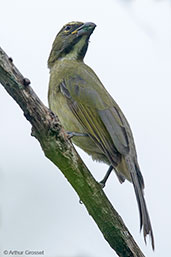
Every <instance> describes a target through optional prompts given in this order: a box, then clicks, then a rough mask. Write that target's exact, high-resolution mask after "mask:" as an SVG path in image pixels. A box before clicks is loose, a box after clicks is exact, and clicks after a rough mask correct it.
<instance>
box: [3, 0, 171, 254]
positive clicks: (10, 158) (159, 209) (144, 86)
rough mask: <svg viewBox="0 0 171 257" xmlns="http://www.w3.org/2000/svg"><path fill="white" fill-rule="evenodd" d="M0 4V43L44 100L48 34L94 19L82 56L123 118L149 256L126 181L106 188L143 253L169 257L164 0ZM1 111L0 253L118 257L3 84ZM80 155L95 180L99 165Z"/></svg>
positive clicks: (168, 37)
mask: <svg viewBox="0 0 171 257" xmlns="http://www.w3.org/2000/svg"><path fill="white" fill-rule="evenodd" d="M0 8H1V15H0V45H1V47H2V48H3V49H4V50H5V51H6V52H7V53H8V55H9V56H11V57H12V58H13V59H14V63H15V65H16V66H17V67H18V68H19V70H20V71H21V72H22V73H23V75H24V76H25V77H28V78H29V79H30V80H31V82H32V87H33V89H34V90H35V92H36V93H37V94H38V95H39V97H40V98H41V99H42V101H43V102H44V103H45V104H46V105H47V90H48V79H49V71H48V69H47V58H48V55H49V52H50V49H51V45H52V42H53V40H54V38H55V35H56V33H57V32H58V31H59V30H60V29H61V27H62V26H63V25H64V24H65V23H67V22H69V21H75V20H76V21H83V22H90V21H91V22H94V23H96V24H97V27H96V29H95V31H94V33H93V35H92V36H91V40H90V41H91V43H90V45H89V49H88V52H87V55H86V58H85V62H86V63H87V64H88V65H90V66H91V67H92V68H93V69H94V70H95V72H96V73H97V74H98V76H99V77H100V79H101V81H102V82H103V83H104V85H105V87H106V88H107V89H108V91H109V92H110V93H111V95H112V96H113V97H114V99H115V100H116V101H117V102H118V104H119V105H120V107H121V108H122V110H123V112H124V113H125V115H126V117H127V119H128V121H129V123H130V124H131V128H132V130H133V134H134V138H135V142H136V147H137V152H138V157H139V163H140V166H141V170H142V173H143V175H144V178H145V184H146V188H145V197H146V200H147V205H148V209H149V212H150V216H151V220H152V225H153V229H154V235H155V243H156V250H155V252H154V253H153V252H152V250H151V246H150V242H148V244H147V246H145V244H144V241H143V235H142V234H140V233H139V216H138V209H137V203H136V200H135V195H134V191H133V187H132V185H131V184H130V183H128V182H126V183H124V184H123V185H120V184H119V183H118V180H117V179H116V177H115V175H114V174H113V175H111V177H110V179H109V182H108V184H107V186H106V188H105V192H106V194H107V196H108V197H109V199H110V201H111V202H112V203H113V205H114V206H115V208H116V209H117V210H118V212H119V213H120V215H121V216H122V218H123V220H124V221H125V223H126V225H127V227H128V228H129V230H130V232H131V233H132V234H133V236H134V238H135V240H136V241H137V243H138V244H139V246H140V247H141V249H142V251H143V252H144V254H145V256H148V257H151V256H154V257H161V256H169V254H170V229H171V221H170V220H171V219H170V217H171V207H170V205H171V197H170V196H171V186H170V178H171V175H170V170H171V167H170V166H171V165H170V161H171V156H170V153H171V151H170V145H171V138H170V131H171V121H170V120H171V117H170V116H171V115H170V110H171V101H170V98H171V90H170V87H171V4H170V2H169V1H164V0H163V1H159V0H158V1H154V0H142V1H140V0H137V1H129V0H127V1H126V0H125V1H124V0H118V1H114V0H113V1H112V0H111V1H110V0H106V1H97V0H94V1H92V0H86V1H77V0H72V1H57V0H56V1H52V0H48V1H43V0H37V1H35V0H30V1H23V0H22V1H21V0H20V1H19V0H18V1H16V0H13V1H10V0H4V1H1V6H0ZM0 107H1V108H0V117H1V118H0V120H1V126H0V238H1V241H0V251H1V252H0V256H2V257H3V256H5V255H4V254H3V251H4V250H8V251H9V250H18V251H19V250H20V251H22V250H23V251H25V250H27V249H29V250H44V251H45V255H44V256H46V257H104V256H105V257H112V256H116V254H115V252H114V251H113V250H112V249H111V248H110V247H109V245H108V243H107V242H106V241H105V240H104V238H103V236H102V234H101V233H100V231H99V230H98V228H97V226H96V225H95V223H94V222H93V220H92V219H91V217H90V216H89V215H88V213H87V211H86V209H85V207H84V206H83V205H80V204H79V198H78V196H77V195H76V193H75V192H74V191H73V189H72V188H71V186H70V185H69V183H68V182H67V181H66V179H65V178H64V177H63V175H62V173H61V172H60V171H59V170H58V169H57V168H56V167H55V166H54V165H53V164H52V163H51V162H50V161H49V160H48V159H46V158H45V157H44V154H43V152H42V150H41V148H40V145H39V143H38V142H37V141H36V140H35V139H34V138H33V137H31V136H30V131H31V127H30V124H29V123H28V122H27V121H26V119H25V118H24V116H23V114H22V112H21V110H20V108H19V107H18V106H17V104H16V103H15V102H14V100H13V99H12V98H11V97H10V96H9V95H8V94H7V93H6V92H5V90H4V89H3V88H2V87H0ZM79 153H80V154H81V156H82V158H83V159H84V161H85V162H86V164H87V166H88V167H89V168H90V170H91V171H92V173H93V175H94V176H95V177H96V178H97V179H98V180H100V179H101V178H102V177H103V175H104V173H105V171H106V169H107V166H106V165H103V164H98V163H96V162H93V161H92V160H91V158H89V157H88V156H87V155H86V154H85V153H83V152H82V151H80V150H79ZM147 241H148V240H147ZM13 256H14V255H13ZM15 256H19V255H15ZM22 256H24V255H22Z"/></svg>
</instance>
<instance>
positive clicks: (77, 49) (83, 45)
mask: <svg viewBox="0 0 171 257" xmlns="http://www.w3.org/2000/svg"><path fill="white" fill-rule="evenodd" d="M87 47H88V38H87V36H86V35H85V36H82V37H81V38H80V40H79V41H78V42H77V43H76V44H75V45H73V47H72V48H71V49H70V51H69V52H68V53H65V54H63V55H62V57H61V61H62V60H66V59H67V60H83V58H84V56H85V54H86V51H87Z"/></svg>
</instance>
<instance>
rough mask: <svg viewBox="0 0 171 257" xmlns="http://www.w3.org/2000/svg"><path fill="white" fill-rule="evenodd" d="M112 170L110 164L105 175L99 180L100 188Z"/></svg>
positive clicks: (103, 185)
mask: <svg viewBox="0 0 171 257" xmlns="http://www.w3.org/2000/svg"><path fill="white" fill-rule="evenodd" d="M112 170H113V166H112V165H110V166H109V169H108V171H107V172H106V175H105V176H104V178H103V179H102V180H101V181H100V182H99V184H100V185H101V187H102V188H104V187H105V185H106V181H107V179H108V177H109V176H110V173H111V172H112Z"/></svg>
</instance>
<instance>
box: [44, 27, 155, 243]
mask: <svg viewBox="0 0 171 257" xmlns="http://www.w3.org/2000/svg"><path fill="white" fill-rule="evenodd" d="M94 29H95V24H94V23H82V22H70V23H68V24H66V25H65V26H64V27H63V28H62V29H61V30H60V32H59V33H58V34H57V36H56V38H55V41H54V43H53V46H52V50H51V53H50V56H49V59H48V67H49V68H50V82H49V93H48V100H49V106H50V108H51V110H52V111H53V112H54V113H55V114H57V115H58V117H59V119H60V121H61V123H62V125H63V126H64V128H65V130H66V131H68V132H74V133H79V134H80V135H82V136H74V137H73V138H72V141H73V142H74V144H76V145H77V146H79V147H80V148H82V149H83V150H84V151H85V152H87V153H88V154H89V155H91V156H92V158H93V159H94V160H97V161H102V162H105V163H107V164H108V165H111V167H113V168H114V170H115V172H116V175H117V176H118V178H119V181H120V182H121V183H122V182H124V180H125V179H127V180H129V181H130V182H132V183H133V185H134V189H135V194H136V198H137V202H138V207H139V213H140V227H143V231H144V237H146V235H147V234H149V235H150V236H151V240H152V247H153V248H154V239H153V232H152V227H151V223H150V218H149V215H148V212H147V207H146V204H145V199H144V196H143V189H144V181H143V177H142V174H141V172H140V168H139V165H138V161H137V154H136V149H135V145H134V139H133V135H132V132H131V129H130V126H129V124H128V122H127V120H126V118H125V116H124V114H123V113H122V111H121V110H120V108H119V106H118V105H117V103H116V102H115V101H114V100H113V98H112V97H111V96H110V94H109V93H108V92H107V90H106V89H105V88H104V86H103V84H102V83H101V81H100V80H99V78H98V77H97V75H96V74H95V73H94V71H93V70H92V69H91V68H90V67H89V66H87V65H86V64H85V63H84V61H83V59H84V56H85V54H86V51H87V47H88V41H89V37H90V35H91V34H92V32H93V30H94ZM79 134H78V135H79Z"/></svg>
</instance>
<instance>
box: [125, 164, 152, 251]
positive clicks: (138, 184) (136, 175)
mask: <svg viewBox="0 0 171 257" xmlns="http://www.w3.org/2000/svg"><path fill="white" fill-rule="evenodd" d="M132 165H134V168H133V167H132V168H133V169H131V171H130V175H131V180H132V183H133V186H134V190H135V195H136V199H137V202H138V208H139V214H140V230H141V229H142V228H143V234H144V240H145V243H146V236H147V235H149V236H150V238H151V244H152V248H153V250H154V236H153V230H152V226H151V222H150V217H149V214H148V211H147V206H146V203H145V198H144V194H143V189H144V181H143V177H142V175H141V172H140V170H139V167H138V166H136V164H133V163H132ZM129 170H130V169H129Z"/></svg>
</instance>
